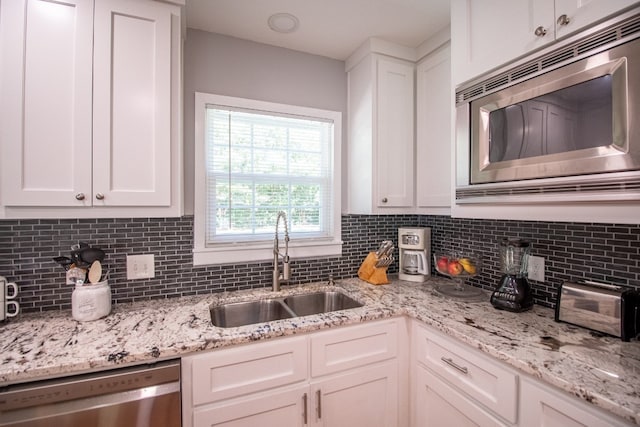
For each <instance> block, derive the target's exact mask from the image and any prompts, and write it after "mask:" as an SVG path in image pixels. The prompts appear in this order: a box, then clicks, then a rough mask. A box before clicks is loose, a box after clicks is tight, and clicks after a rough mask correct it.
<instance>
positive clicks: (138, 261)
mask: <svg viewBox="0 0 640 427" xmlns="http://www.w3.org/2000/svg"><path fill="white" fill-rule="evenodd" d="M155 275H156V270H155V259H154V256H153V254H146V255H127V280H135V279H151V278H152V277H155Z"/></svg>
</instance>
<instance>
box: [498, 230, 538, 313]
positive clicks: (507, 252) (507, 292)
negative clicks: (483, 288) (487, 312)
mask: <svg viewBox="0 0 640 427" xmlns="http://www.w3.org/2000/svg"><path fill="white" fill-rule="evenodd" d="M530 250H531V245H530V243H529V242H527V241H525V240H520V239H514V240H509V239H507V238H505V239H502V241H501V242H500V261H501V265H502V278H501V279H500V284H499V285H498V287H497V288H496V290H495V291H493V294H492V295H491V304H492V305H493V306H494V307H495V308H497V309H501V310H507V311H513V312H516V313H517V312H521V311H525V310H529V309H530V308H531V307H533V296H532V295H531V287H530V286H529V282H528V281H527V265H528V261H529V251H530Z"/></svg>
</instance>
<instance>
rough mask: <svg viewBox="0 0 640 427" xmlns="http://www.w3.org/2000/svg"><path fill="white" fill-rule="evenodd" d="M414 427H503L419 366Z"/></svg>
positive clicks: (472, 402)
mask: <svg viewBox="0 0 640 427" xmlns="http://www.w3.org/2000/svg"><path fill="white" fill-rule="evenodd" d="M414 379H415V381H416V389H415V393H414V402H415V405H414V408H415V414H414V416H415V418H414V422H413V425H414V426H424V427H441V426H456V427H467V426H505V425H507V424H504V423H502V422H500V421H498V420H497V419H496V418H495V417H493V416H492V415H491V414H489V412H488V411H487V410H486V409H483V408H482V407H481V406H480V405H478V404H477V403H475V402H474V401H473V400H471V399H469V398H468V397H466V396H465V395H464V394H463V393H461V392H460V391H458V390H456V389H455V388H454V387H452V386H451V385H450V384H448V383H447V382H446V381H443V380H441V379H440V378H439V377H438V376H437V375H435V374H433V373H432V372H431V371H429V370H428V369H426V368H423V367H422V366H417V367H416V371H415V374H414Z"/></svg>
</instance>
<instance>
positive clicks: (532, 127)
mask: <svg viewBox="0 0 640 427" xmlns="http://www.w3.org/2000/svg"><path fill="white" fill-rule="evenodd" d="M456 144H457V185H456V199H457V201H458V202H459V203H464V202H480V203H482V202H486V201H498V200H499V201H502V202H505V201H507V202H508V201H510V200H511V201H518V200H521V199H522V198H524V197H527V196H528V197H529V198H530V199H532V200H533V199H536V200H550V197H549V195H554V196H555V198H556V199H558V200H564V199H565V197H564V196H563V195H565V196H566V195H567V194H571V193H574V194H575V193H579V194H580V198H581V199H584V200H589V199H590V198H589V195H591V196H594V197H592V199H601V198H602V197H603V196H604V197H605V198H609V199H611V198H614V199H616V200H620V199H634V200H635V199H640V15H635V16H631V17H630V18H629V19H626V20H624V21H618V22H616V24H615V25H612V26H609V27H604V28H600V29H599V31H597V32H595V33H593V32H591V33H589V34H588V35H587V36H582V37H575V40H573V42H571V43H568V44H564V45H563V47H562V48H561V49H557V50H554V51H551V52H549V53H547V54H545V55H542V56H539V57H535V58H533V59H531V60H529V61H524V62H522V63H519V64H518V66H517V67H514V68H511V69H508V70H506V71H504V72H499V73H497V74H492V75H489V76H488V77H487V78H486V79H481V81H480V83H474V84H472V85H470V86H466V87H461V88H458V89H457V90H456ZM596 196H597V197H596Z"/></svg>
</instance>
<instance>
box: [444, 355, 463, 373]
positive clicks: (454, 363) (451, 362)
mask: <svg viewBox="0 0 640 427" xmlns="http://www.w3.org/2000/svg"><path fill="white" fill-rule="evenodd" d="M440 360H442V361H443V362H444V363H446V364H447V365H449V366H451V367H452V368H455V369H457V370H458V371H460V372H462V373H463V374H468V373H469V370H468V369H467V367H466V366H460V365H458V364H457V363H456V362H454V361H453V359H447V358H446V357H444V356H443V357H441V358H440Z"/></svg>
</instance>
